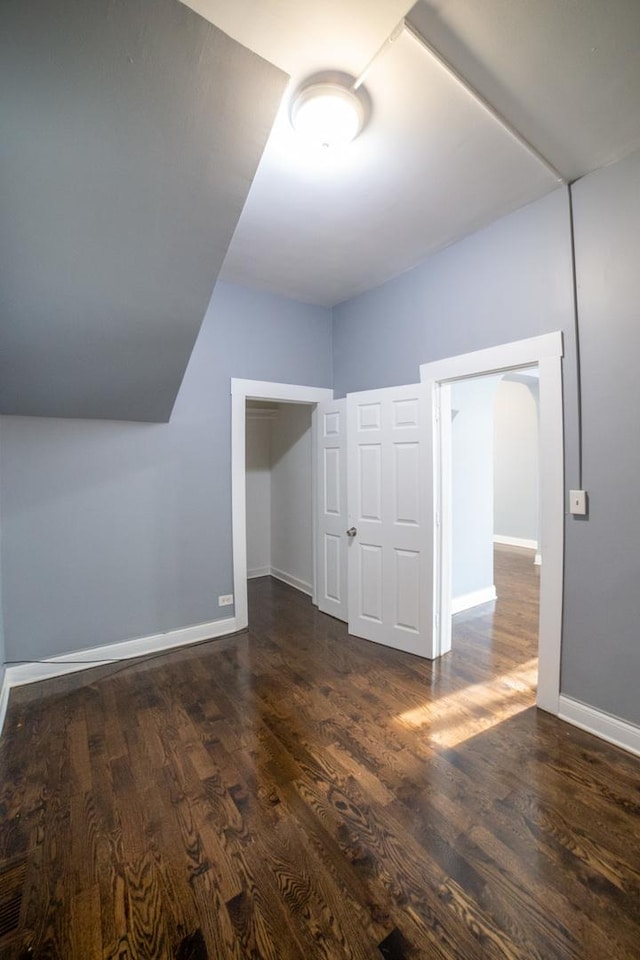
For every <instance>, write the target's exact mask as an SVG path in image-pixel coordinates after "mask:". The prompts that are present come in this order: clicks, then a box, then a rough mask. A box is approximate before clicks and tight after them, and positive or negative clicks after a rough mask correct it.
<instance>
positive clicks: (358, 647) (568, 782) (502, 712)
mask: <svg viewBox="0 0 640 960" xmlns="http://www.w3.org/2000/svg"><path fill="white" fill-rule="evenodd" d="M495 559H496V562H495V579H496V584H497V587H498V596H499V599H498V601H497V602H496V603H492V604H485V605H484V606H482V607H480V608H478V609H477V610H471V611H465V612H464V613H462V614H459V615H457V616H456V617H455V618H454V634H453V636H454V639H453V649H452V651H451V653H450V654H448V655H447V656H446V657H443V658H442V659H441V660H439V661H435V662H433V663H430V662H429V661H425V660H420V659H419V658H416V657H412V656H410V655H407V654H403V653H401V652H399V651H395V650H391V649H388V648H384V647H381V646H378V645H376V644H373V643H368V642H367V641H364V640H359V639H357V638H355V637H349V636H348V635H347V632H346V628H345V626H344V624H341V623H340V622H338V621H336V620H333V619H332V618H330V617H327V616H324V615H323V614H320V613H318V612H317V610H315V609H314V608H313V606H312V605H311V603H310V601H309V599H308V598H307V597H304V596H302V595H301V594H299V593H297V592H296V591H295V590H292V589H291V588H290V587H287V586H286V585H284V584H281V583H279V582H277V581H273V580H271V579H269V578H265V579H262V580H256V581H252V582H251V584H250V623H251V628H250V630H249V631H246V632H244V633H242V634H238V635H237V636H235V637H229V638H224V639H222V640H219V641H211V642H208V643H202V644H197V645H194V646H192V647H185V648H181V649H180V650H175V651H168V652H167V653H166V654H162V655H160V656H154V657H149V658H146V659H145V658H141V659H140V660H138V661H132V662H131V663H127V664H112V665H109V666H105V667H100V668H96V669H95V670H91V671H86V672H85V673H77V674H74V675H69V676H67V677H61V678H59V679H57V680H51V681H46V682H44V683H41V684H37V685H33V686H32V687H31V688H29V687H22V688H16V689H15V690H14V691H13V692H12V695H11V700H10V704H9V710H8V715H7V721H6V728H5V735H4V737H3V740H2V743H1V744H0V881H1V878H2V865H3V863H5V862H6V863H8V864H9V863H14V862H15V861H14V859H12V858H15V857H16V856H19V857H24V858H25V859H24V870H23V873H21V877H23V880H22V881H21V882H22V884H23V888H22V904H21V907H20V912H19V920H18V928H17V930H14V931H12V932H11V933H7V934H6V935H5V936H4V937H3V936H2V933H1V932H0V960H23V958H25V957H26V956H29V957H32V958H34V960H45V958H51V960H54V958H55V960H227V958H230V960H246V958H255V960H271V958H272V960H300V958H304V960H313V958H316V957H317V958H319V960H333V958H335V960H342V958H345V960H346V958H352V960H376V958H378V960H380V958H391V960H423V958H424V960H603V958H606V960H638V958H640V946H639V944H640V845H639V843H638V836H639V835H640V761H638V759H637V758H634V757H631V756H629V755H626V754H623V753H622V752H621V751H619V750H617V749H616V748H615V747H612V746H609V745H607V744H605V743H603V742H602V741H598V740H596V739H595V738H593V737H591V736H589V734H587V733H585V732H583V731H580V730H577V729H575V728H572V727H570V726H568V725H567V724H564V723H562V722H561V721H559V720H557V719H556V718H554V717H551V716H549V715H548V714H544V713H541V712H538V711H537V710H536V708H535V679H536V629H537V595H538V577H539V568H537V567H535V566H534V565H533V562H532V553H531V552H530V551H523V550H519V549H517V548H508V547H501V548H498V549H497V550H496V554H495ZM89 642H90V640H89V638H88V641H87V643H88V644H89ZM1 890H2V887H1V883H0V892H1ZM25 951H30V952H28V953H25Z"/></svg>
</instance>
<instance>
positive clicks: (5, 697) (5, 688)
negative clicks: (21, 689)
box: [0, 671, 11, 736]
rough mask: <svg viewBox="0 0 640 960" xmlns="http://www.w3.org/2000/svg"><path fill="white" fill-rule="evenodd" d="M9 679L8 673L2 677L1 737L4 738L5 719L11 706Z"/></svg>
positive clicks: (0, 690) (0, 689) (0, 687)
mask: <svg viewBox="0 0 640 960" xmlns="http://www.w3.org/2000/svg"><path fill="white" fill-rule="evenodd" d="M10 689H11V688H10V686H9V678H8V677H7V674H6V671H5V673H4V674H3V677H2V685H1V686H0V736H2V728H3V727H4V718H5V717H6V715H7V707H8V705H9V690H10Z"/></svg>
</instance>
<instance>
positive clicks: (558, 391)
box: [420, 331, 564, 714]
mask: <svg viewBox="0 0 640 960" xmlns="http://www.w3.org/2000/svg"><path fill="white" fill-rule="evenodd" d="M562 352H563V351H562V333H561V332H560V331H556V332H555V333H548V334H545V335H543V336H541V337H531V338H529V339H527V340H518V341H515V342H513V343H505V344H502V345H500V346H496V347H490V348H488V349H486V350H477V351H475V352H474V353H467V354H462V355H460V356H458V357H449V358H447V359H444V360H437V361H435V362H433V363H425V364H421V366H420V379H421V380H422V382H424V383H426V384H427V388H428V392H429V396H430V398H431V405H432V413H431V428H432V431H433V451H434V455H433V464H434V470H433V489H432V491H430V492H429V496H431V499H432V505H433V521H432V524H433V556H434V559H435V570H436V571H438V574H437V582H436V583H435V587H434V626H433V635H434V642H433V649H432V655H433V656H434V657H436V656H440V655H441V654H443V653H446V652H447V650H449V649H451V563H450V554H451V511H450V506H449V500H450V490H449V487H450V483H449V474H450V463H449V461H450V433H451V396H450V384H451V383H452V382H453V381H455V380H461V379H464V378H466V377H473V376H480V375H484V374H487V373H497V372H499V371H502V370H513V369H516V368H518V367H523V366H530V365H532V364H538V370H539V375H540V433H539V437H540V466H539V469H540V553H541V554H542V555H544V563H543V564H542V565H541V567H540V625H539V633H538V693H537V704H538V706H539V707H541V708H542V709H543V710H547V711H548V712H549V713H553V714H557V713H558V710H559V697H560V647H561V639H562V598H563V565H564V432H563V430H564V428H563V406H562Z"/></svg>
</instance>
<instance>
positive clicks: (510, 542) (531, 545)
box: [493, 533, 538, 550]
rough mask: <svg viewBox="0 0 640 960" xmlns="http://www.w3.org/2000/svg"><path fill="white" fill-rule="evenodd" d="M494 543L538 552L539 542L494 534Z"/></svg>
mask: <svg viewBox="0 0 640 960" xmlns="http://www.w3.org/2000/svg"><path fill="white" fill-rule="evenodd" d="M493 542H494V543H502V544H504V546H505V547H525V548H526V549H527V550H537V549H538V541H537V540H527V539H525V538H524V537H503V536H502V534H501V533H494V535H493Z"/></svg>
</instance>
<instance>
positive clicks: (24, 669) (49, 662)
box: [0, 617, 238, 734]
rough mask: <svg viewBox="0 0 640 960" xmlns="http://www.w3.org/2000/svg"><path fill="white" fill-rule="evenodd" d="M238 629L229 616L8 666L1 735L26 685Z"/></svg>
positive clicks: (1, 696)
mask: <svg viewBox="0 0 640 960" xmlns="http://www.w3.org/2000/svg"><path fill="white" fill-rule="evenodd" d="M237 630H238V626H237V623H236V618H235V617H228V618H226V619H225V620H212V621H210V622H209V623H198V624H195V625H194V626H191V627H182V628H181V629H179V630H168V631H167V632H166V633H156V634H153V635H152V636H149V637H136V638H135V639H133V640H121V641H118V642H117V643H109V644H106V645H104V646H101V647H89V648H88V649H86V650H74V651H73V652H72V653H66V654H60V655H59V656H57V657H49V658H47V659H45V660H42V661H40V662H38V663H21V664H15V665H12V666H8V667H7V668H6V673H5V676H4V683H3V685H2V691H1V693H0V734H1V733H2V725H3V724H4V718H5V714H6V709H7V703H8V700H9V691H10V690H11V688H12V687H20V686H22V685H23V684H25V683H36V682H37V681H39V680H50V679H51V678H53V677H62V676H64V675H65V674H68V673H77V672H78V671H79V670H90V669H91V668H92V667H99V666H105V665H106V664H109V663H118V662H120V661H122V660H132V659H134V658H136V657H144V656H147V655H148V654H150V653H160V652H162V651H164V650H166V651H168V650H173V649H175V648H176V647H183V646H188V645H189V644H192V643H200V642H202V641H203V640H213V639H216V638H218V637H226V636H227V635H228V634H230V633H236V631H237Z"/></svg>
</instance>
